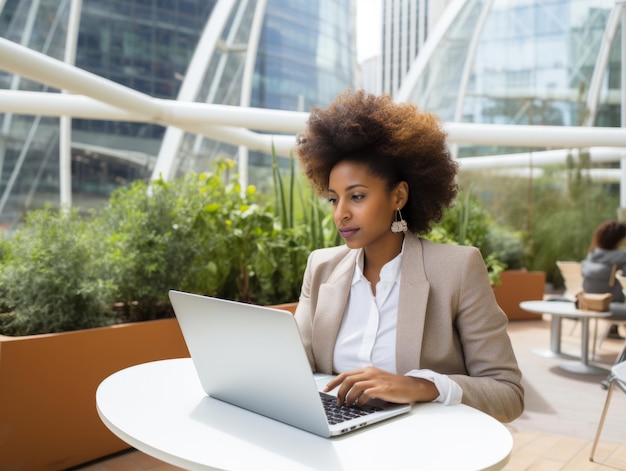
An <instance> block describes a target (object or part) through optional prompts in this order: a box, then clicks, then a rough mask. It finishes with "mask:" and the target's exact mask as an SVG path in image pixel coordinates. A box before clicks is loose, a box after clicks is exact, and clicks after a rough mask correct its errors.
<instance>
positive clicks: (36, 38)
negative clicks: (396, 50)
mask: <svg viewBox="0 0 626 471" xmlns="http://www.w3.org/2000/svg"><path fill="white" fill-rule="evenodd" d="M71 4H72V2H71V1H70V0H39V1H35V0H6V1H4V2H0V37H3V38H6V39H8V40H11V41H13V42H15V43H18V44H21V45H24V46H26V47H28V48H30V49H33V50H35V51H38V52H42V53H44V54H46V55H48V56H50V57H53V58H56V59H59V60H63V59H64V55H65V54H66V50H67V49H66V36H65V35H66V32H67V29H68V21H69V15H70V11H71ZM259 5H261V6H263V5H264V9H263V10H262V23H261V28H260V34H259V35H258V37H256V39H257V41H256V42H254V44H251V40H252V39H254V38H252V36H251V30H252V25H253V21H254V19H255V15H258V14H259V8H258V7H259ZM218 8H221V9H222V10H221V11H222V12H223V11H226V12H227V15H226V16H225V17H224V18H225V20H224V21H223V22H222V23H220V24H218V25H217V27H219V28H222V29H221V35H220V37H219V39H218V40H217V41H216V42H215V43H213V44H210V45H209V44H207V43H202V42H201V41H202V37H203V34H204V33H205V31H206V30H209V28H208V25H212V27H213V28H215V27H216V25H215V24H213V23H211V21H212V14H213V13H214V12H215V11H216V10H217V9H218ZM213 21H215V18H213ZM353 22H354V5H353V0H319V1H315V2H309V1H304V0H301V1H287V0H267V1H266V2H259V1H255V0H106V1H104V0H83V1H82V8H81V12H80V27H79V32H78V39H77V46H76V57H75V65H76V66H77V67H78V68H81V69H84V70H87V71H89V72H91V73H94V74H96V75H98V76H100V77H104V78H106V79H109V80H112V81H114V82H116V83H119V84H122V85H124V86H126V87H129V88H131V89H133V90H137V91H139V92H142V93H145V94H147V95H149V96H151V97H156V98H164V99H172V100H175V99H184V100H188V101H199V102H204V103H214V104H226V105H242V104H244V105H249V106H253V107H258V108H270V109H279V110H302V111H305V110H308V108H309V107H310V106H314V105H319V106H325V105H327V104H328V103H330V101H332V99H333V98H334V97H335V96H336V95H337V94H338V93H340V92H341V91H343V90H344V89H345V88H347V87H351V86H354V83H355V69H356V65H355V56H356V55H355V50H354V48H355V38H354V27H353V26H352V25H353ZM250 50H252V51H255V52H256V60H255V61H254V62H253V63H254V70H253V73H252V80H251V81H249V86H248V88H249V89H246V88H245V87H246V83H247V82H246V80H245V78H246V76H245V67H246V65H245V64H246V56H247V52H248V51H250ZM193 60H196V61H199V62H203V66H202V67H200V68H195V69H193V70H194V72H193V73H200V74H201V76H200V77H190V76H189V71H190V70H191V69H190V64H191V63H192V61H193ZM198 71H200V72H198ZM188 81H195V82H197V83H198V85H197V87H196V88H195V89H193V90H192V91H191V92H189V87H188V89H187V92H185V91H184V90H185V84H186V83H187V82H188ZM0 89H6V90H29V91H48V92H50V91H52V92H59V90H52V89H49V87H47V86H46V85H42V84H39V83H36V82H34V81H31V80H27V79H22V78H20V77H18V76H15V75H12V74H10V73H7V72H4V71H2V70H0ZM185 93H186V95H185ZM183 95H184V96H183ZM242 97H245V98H246V100H244V98H242ZM244 101H245V102H244ZM166 131H167V129H166V128H165V127H163V126H160V125H155V124H149V123H142V122H121V121H104V120H89V119H73V120H72V157H71V161H72V162H71V165H72V200H73V204H74V205H75V206H80V207H91V206H95V205H98V204H100V203H101V202H102V201H104V200H105V199H106V198H107V197H108V195H109V194H110V192H111V191H112V190H113V189H114V188H116V187H118V186H120V185H124V184H126V183H128V182H131V181H133V180H136V179H143V180H148V179H149V178H150V177H151V175H152V171H153V169H154V166H155V163H156V161H157V159H158V158H161V155H160V154H162V153H163V152H165V151H168V152H171V153H173V158H174V160H175V162H176V165H175V167H176V169H177V170H176V174H180V173H181V172H185V171H190V170H195V171H204V170H210V169H211V168H212V167H211V162H212V161H213V160H214V159H215V158H216V157H217V156H220V157H228V158H233V159H237V155H238V149H237V147H236V146H233V145H227V144H224V143H222V142H219V141H213V140H211V139H207V138H203V137H201V136H199V135H192V134H184V135H182V136H181V137H180V139H178V140H174V141H173V145H170V146H169V147H168V149H169V150H164V144H163V143H164V140H165V139H166V138H167V137H166V136H167V132H166ZM170 144H172V142H170ZM269 160H270V159H269V157H268V156H266V155H262V154H259V153H252V154H251V155H250V158H249V162H250V171H249V175H250V183H255V184H257V183H261V182H262V181H263V179H264V178H265V176H266V173H268V172H269V170H268V169H267V168H266V167H267V165H268V162H269ZM0 193H1V196H0V224H3V225H5V226H6V225H11V224H14V223H15V222H17V221H19V220H20V219H21V218H22V217H23V215H24V214H25V213H26V212H27V211H28V210H30V209H33V208H36V207H40V206H42V205H43V204H46V203H50V204H52V205H56V204H58V202H59V119H58V118H47V117H38V116H37V117H33V116H26V115H13V114H9V113H5V114H1V113H0Z"/></svg>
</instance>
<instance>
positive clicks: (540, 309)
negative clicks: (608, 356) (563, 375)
mask: <svg viewBox="0 0 626 471" xmlns="http://www.w3.org/2000/svg"><path fill="white" fill-rule="evenodd" d="M520 307H521V308H522V309H524V310H525V311H528V312H534V313H537V314H549V315H551V316H552V319H553V322H552V324H551V332H550V336H551V341H550V343H551V345H552V346H553V349H554V346H555V345H557V344H558V348H559V349H558V352H554V353H555V354H557V353H558V354H560V353H561V352H560V342H561V338H560V337H561V330H560V325H561V324H560V320H561V318H563V317H570V318H576V319H580V322H581V325H582V329H581V339H580V361H570V362H565V363H561V364H560V365H559V368H561V369H562V370H564V371H567V372H569V373H576V374H594V375H605V374H608V370H607V369H605V368H602V367H599V366H596V365H591V364H590V363H589V320H590V319H602V318H603V317H609V316H610V315H611V313H610V311H602V312H597V311H583V310H581V309H576V306H575V304H574V303H573V302H569V301H523V302H521V303H520ZM555 319H558V331H557V330H556V329H555V325H556V323H555Z"/></svg>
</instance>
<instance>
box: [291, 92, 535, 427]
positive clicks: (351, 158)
mask: <svg viewBox="0 0 626 471" xmlns="http://www.w3.org/2000/svg"><path fill="white" fill-rule="evenodd" d="M445 139H446V135H445V133H444V132H443V131H442V129H441V126H440V122H439V120H438V119H437V118H436V117H435V116H434V115H432V114H430V113H424V112H418V111H417V109H416V107H415V106H413V105H409V104H395V103H393V101H392V100H391V98H389V97H388V96H382V97H377V96H374V95H370V94H367V93H365V92H363V91H357V92H350V91H347V92H345V93H344V94H342V95H340V96H339V97H337V99H336V100H335V101H334V102H333V103H332V104H331V105H330V106H329V107H328V109H325V110H323V109H313V110H312V111H311V114H310V118H309V121H308V123H307V129H306V130H305V132H304V133H303V134H302V135H301V136H299V137H298V144H297V154H298V157H299V160H300V164H301V167H302V168H303V169H304V171H305V173H306V175H307V177H308V178H309V181H310V182H311V184H312V186H313V188H314V189H315V190H316V191H317V192H318V193H319V194H322V195H327V196H328V198H329V200H330V201H331V203H332V207H333V216H334V221H335V224H336V226H337V229H338V230H339V232H340V233H341V235H342V236H343V238H344V240H345V245H344V246H340V247H333V248H328V249H321V250H316V251H314V252H313V253H311V255H310V257H309V261H308V264H307V268H306V271H305V275H304V281H303V285H302V293H301V296H300V301H299V304H298V308H297V310H296V320H297V322H298V326H299V328H300V332H301V335H302V338H303V342H304V344H305V347H306V350H307V354H308V357H309V361H310V363H311V366H312V368H313V370H314V371H316V372H320V373H328V374H336V375H338V376H337V377H336V378H335V379H334V380H332V381H331V382H330V383H329V384H328V385H327V388H326V389H327V390H331V389H334V388H336V387H338V389H337V401H338V402H339V403H343V404H347V405H351V404H359V405H360V404H364V403H365V402H367V401H368V400H369V399H370V398H373V397H377V398H380V399H384V400H387V401H390V402H428V401H439V402H443V403H444V404H457V403H459V402H463V403H465V404H467V405H470V406H473V407H476V408H478V409H480V410H482V411H484V412H486V413H488V414H490V415H492V416H493V417H495V418H497V419H498V420H500V421H503V422H509V421H512V420H513V419H515V418H517V417H518V416H519V415H520V414H521V413H522V411H523V407H524V391H523V388H522V386H521V373H520V370H519V368H518V365H517V361H516V359H515V355H514V353H513V349H512V347H511V343H510V339H509V337H508V335H507V332H506V328H507V318H506V316H505V314H504V313H503V312H502V310H501V309H500V308H499V307H498V305H497V303H496V300H495V297H494V294H493V291H492V289H491V286H490V284H489V279H488V276H487V270H486V268H485V264H484V262H483V259H482V257H481V255H480V252H479V251H478V250H477V249H476V248H474V247H462V246H455V245H438V244H434V243H432V242H429V241H427V240H425V239H422V238H420V237H419V236H418V234H423V233H426V232H427V231H428V230H429V229H430V227H431V224H432V223H434V222H437V221H438V220H439V219H440V218H441V216H442V212H443V210H444V209H445V208H446V207H448V206H449V205H451V204H452V203H453V201H454V198H455V196H456V191H457V186H456V183H455V177H456V171H457V165H456V163H455V162H454V160H453V159H452V158H451V156H450V154H449V152H448V150H447V147H446V141H445Z"/></svg>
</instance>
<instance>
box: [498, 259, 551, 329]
mask: <svg viewBox="0 0 626 471" xmlns="http://www.w3.org/2000/svg"><path fill="white" fill-rule="evenodd" d="M500 281H501V284H500V285H498V286H494V287H493V292H494V294H495V295H496V301H498V304H499V305H500V307H501V308H502V310H503V311H504V312H505V314H506V315H507V317H508V318H509V320H526V319H541V314H533V313H531V312H527V311H524V310H523V309H521V308H520V307H519V303H521V302H522V301H531V300H542V299H543V295H544V292H545V285H546V274H545V273H544V272H542V271H527V270H505V271H503V272H502V273H501V274H500Z"/></svg>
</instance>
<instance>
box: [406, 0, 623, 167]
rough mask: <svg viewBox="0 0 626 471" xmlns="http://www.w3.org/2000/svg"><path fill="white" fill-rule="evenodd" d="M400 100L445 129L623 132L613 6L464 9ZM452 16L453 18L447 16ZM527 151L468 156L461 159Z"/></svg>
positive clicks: (530, 1)
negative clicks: (486, 126)
mask: <svg viewBox="0 0 626 471" xmlns="http://www.w3.org/2000/svg"><path fill="white" fill-rule="evenodd" d="M457 6H458V8H457V9H456V10H455V11H454V12H453V13H451V15H449V16H450V18H448V20H447V21H446V22H445V25H444V26H443V28H442V33H441V34H440V35H438V37H437V38H436V39H435V40H436V41H437V44H436V47H434V48H433V49H432V55H431V56H430V57H429V58H428V60H426V61H423V62H422V63H420V65H419V66H418V67H415V68H414V70H411V71H409V78H407V79H406V81H405V83H404V84H403V87H402V90H401V91H400V92H399V94H398V99H401V100H408V101H411V102H414V103H418V104H419V105H420V106H422V107H423V108H425V109H428V110H430V111H433V112H435V113H436V114H438V115H439V116H440V117H441V118H442V119H443V120H444V121H446V122H468V123H495V124H514V125H519V124H528V125H556V126H609V127H611V126H620V125H621V124H622V123H621V119H620V103H621V93H622V85H621V82H622V77H621V63H622V61H621V57H622V50H621V49H622V26H621V21H620V18H621V13H620V6H619V2H615V0H466V1H465V2H457ZM448 13H450V12H448ZM522 150H528V149H520V148H516V149H512V148H503V147H489V148H487V147H477V146H472V147H470V146H465V147H463V146H461V147H460V148H459V150H458V155H459V157H464V156H476V155H497V154H505V153H511V152H517V151H522Z"/></svg>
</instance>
